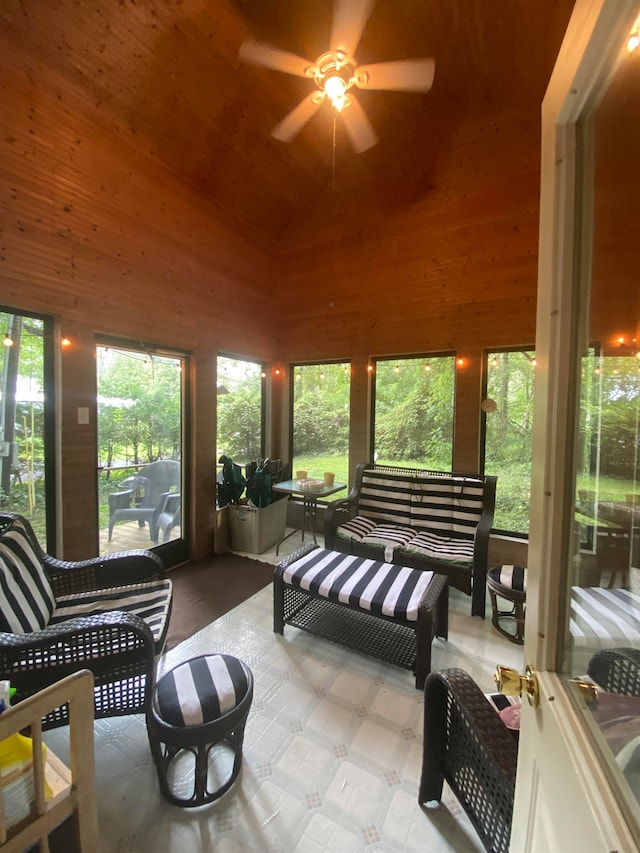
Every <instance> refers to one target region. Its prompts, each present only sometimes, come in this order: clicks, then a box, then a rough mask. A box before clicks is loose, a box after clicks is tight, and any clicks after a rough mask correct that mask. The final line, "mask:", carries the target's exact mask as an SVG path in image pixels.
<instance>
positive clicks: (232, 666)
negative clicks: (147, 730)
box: [153, 654, 250, 727]
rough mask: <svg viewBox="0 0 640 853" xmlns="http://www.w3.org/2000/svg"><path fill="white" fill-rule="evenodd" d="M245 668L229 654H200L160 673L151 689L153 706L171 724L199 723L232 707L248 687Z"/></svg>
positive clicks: (230, 709) (238, 701)
mask: <svg viewBox="0 0 640 853" xmlns="http://www.w3.org/2000/svg"><path fill="white" fill-rule="evenodd" d="M249 681H250V676H249V670H248V669H247V667H246V666H245V664H244V663H242V661H240V660H238V659H237V658H234V657H232V656H231V655H224V654H218V655H202V656H201V657H197V658H192V660H188V661H185V663H181V664H179V665H178V666H176V667H175V668H174V669H172V670H171V671H170V672H168V673H167V674H166V675H164V676H163V677H162V678H161V679H160V681H159V682H158V685H157V687H156V690H155V692H154V696H153V703H154V706H155V710H156V712H157V714H158V716H159V717H160V719H162V720H164V721H165V723H169V725H172V726H179V727H186V726H201V725H204V724H205V723H210V722H213V720H217V719H219V718H220V717H222V716H223V715H224V714H228V713H229V711H232V710H233V709H234V708H235V707H236V706H237V705H238V704H239V703H240V702H241V701H242V699H244V697H245V696H246V695H247V691H248V689H249Z"/></svg>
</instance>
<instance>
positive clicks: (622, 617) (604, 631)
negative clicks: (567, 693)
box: [569, 586, 640, 674]
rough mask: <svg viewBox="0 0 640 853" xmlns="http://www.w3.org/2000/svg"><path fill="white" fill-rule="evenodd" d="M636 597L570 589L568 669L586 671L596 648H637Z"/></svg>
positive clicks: (613, 591) (622, 592) (639, 601)
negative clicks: (570, 648)
mask: <svg viewBox="0 0 640 853" xmlns="http://www.w3.org/2000/svg"><path fill="white" fill-rule="evenodd" d="M638 614H640V595H638V594H637V593H635V592H630V591H628V590H626V589H601V588H600V587H581V586H574V587H572V589H571V613H570V619H569V631H570V634H571V644H572V648H573V654H572V668H573V669H574V670H577V673H578V674H581V673H582V672H584V671H586V669H587V665H588V661H589V659H590V658H591V655H592V654H594V652H596V651H598V650H599V649H610V648H620V647H626V646H631V647H637V646H638V645H640V617H639V615H638Z"/></svg>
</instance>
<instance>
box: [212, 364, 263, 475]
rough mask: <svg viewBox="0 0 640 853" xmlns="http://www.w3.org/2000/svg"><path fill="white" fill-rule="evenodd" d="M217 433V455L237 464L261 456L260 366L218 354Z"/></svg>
mask: <svg viewBox="0 0 640 853" xmlns="http://www.w3.org/2000/svg"><path fill="white" fill-rule="evenodd" d="M217 374H218V389H217V390H218V434H217V443H216V459H220V457H221V456H223V455H224V456H228V457H229V458H230V459H233V461H234V462H236V463H237V464H238V465H246V463H247V462H251V461H254V460H257V459H259V458H262V456H263V453H264V439H263V410H264V407H263V393H262V389H263V384H264V380H263V368H262V365H261V364H259V363H257V362H255V361H249V360H246V359H241V358H233V357H231V356H223V355H220V356H218V365H217Z"/></svg>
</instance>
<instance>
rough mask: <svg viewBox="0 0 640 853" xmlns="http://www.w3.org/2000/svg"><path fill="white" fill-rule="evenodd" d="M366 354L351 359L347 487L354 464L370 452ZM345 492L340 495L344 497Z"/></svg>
mask: <svg viewBox="0 0 640 853" xmlns="http://www.w3.org/2000/svg"><path fill="white" fill-rule="evenodd" d="M369 364H370V362H369V358H368V356H363V355H361V354H360V355H358V356H355V357H354V358H353V360H352V361H351V400H350V409H349V488H351V486H352V485H353V483H354V479H355V473H356V465H358V464H359V463H360V462H369V461H370V454H371V441H370V431H371V388H372V373H371V372H370V371H369ZM346 496H347V493H346V492H345V493H344V494H341V495H340V497H346Z"/></svg>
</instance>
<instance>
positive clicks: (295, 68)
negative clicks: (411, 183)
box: [239, 0, 435, 153]
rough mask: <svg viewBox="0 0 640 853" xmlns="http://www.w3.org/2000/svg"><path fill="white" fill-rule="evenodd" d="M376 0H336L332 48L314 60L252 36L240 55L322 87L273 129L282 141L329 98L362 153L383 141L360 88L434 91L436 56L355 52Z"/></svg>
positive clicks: (274, 134) (295, 131) (301, 102)
mask: <svg viewBox="0 0 640 853" xmlns="http://www.w3.org/2000/svg"><path fill="white" fill-rule="evenodd" d="M373 2H374V0H335V5H334V13H333V25H332V28H331V40H330V44H329V46H330V50H329V51H328V52H327V53H323V54H322V55H321V56H319V57H318V58H317V59H316V60H315V62H309V60H307V59H304V58H303V57H301V56H296V55H295V54H293V53H288V52H287V51H285V50H279V49H278V48H275V47H271V45H268V44H265V43H264V42H258V41H254V40H253V39H246V40H245V41H244V42H243V43H242V45H241V47H240V54H239V56H240V59H241V60H242V61H243V62H247V63H249V64H252V65H259V66H261V67H263V68H272V69H274V70H276V71H284V72H285V73H287V74H295V75H296V76H298V77H308V78H310V79H312V80H313V81H314V82H315V84H316V86H317V87H318V88H317V90H316V91H313V92H311V93H310V94H309V95H307V96H306V98H304V99H303V100H302V101H300V103H299V104H298V105H297V106H296V107H294V108H293V109H292V110H291V112H290V113H289V114H288V115H287V116H285V118H284V119H283V120H282V121H281V122H280V123H279V124H278V125H276V127H275V128H274V129H273V131H272V135H273V136H275V138H276V139H280V140H281V141H282V142H290V141H291V140H292V139H293V138H294V136H296V134H297V133H298V132H299V131H300V130H301V129H302V127H303V126H304V125H305V124H306V123H307V122H308V121H309V119H310V118H311V117H312V116H313V115H315V113H316V111H317V110H318V109H320V107H321V106H322V104H323V103H324V102H325V101H328V102H329V103H330V104H331V106H332V107H333V108H334V109H335V110H336V112H337V113H339V114H340V116H341V117H342V121H343V123H344V127H345V130H346V132H347V136H348V137H349V140H350V142H351V144H352V146H353V148H354V150H355V151H356V152H357V153H360V152H361V151H366V150H367V148H371V147H372V146H373V145H375V144H376V142H377V141H378V137H377V136H376V132H375V131H374V129H373V127H372V126H371V123H370V121H369V119H368V118H367V116H366V114H365V112H364V110H363V109H362V107H361V106H360V104H359V103H358V101H357V100H356V98H355V95H354V91H353V90H354V88H356V89H387V90H392V91H400V92H428V91H429V89H430V88H431V85H432V83H433V74H434V70H435V62H434V61H433V59H401V60H397V61H395V62H379V63H376V64H374V65H358V63H357V62H356V60H355V52H356V48H357V46H358V42H359V41H360V37H361V35H362V31H363V30H364V26H365V24H366V22H367V18H368V17H369V13H370V11H371V8H372V6H373Z"/></svg>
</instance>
